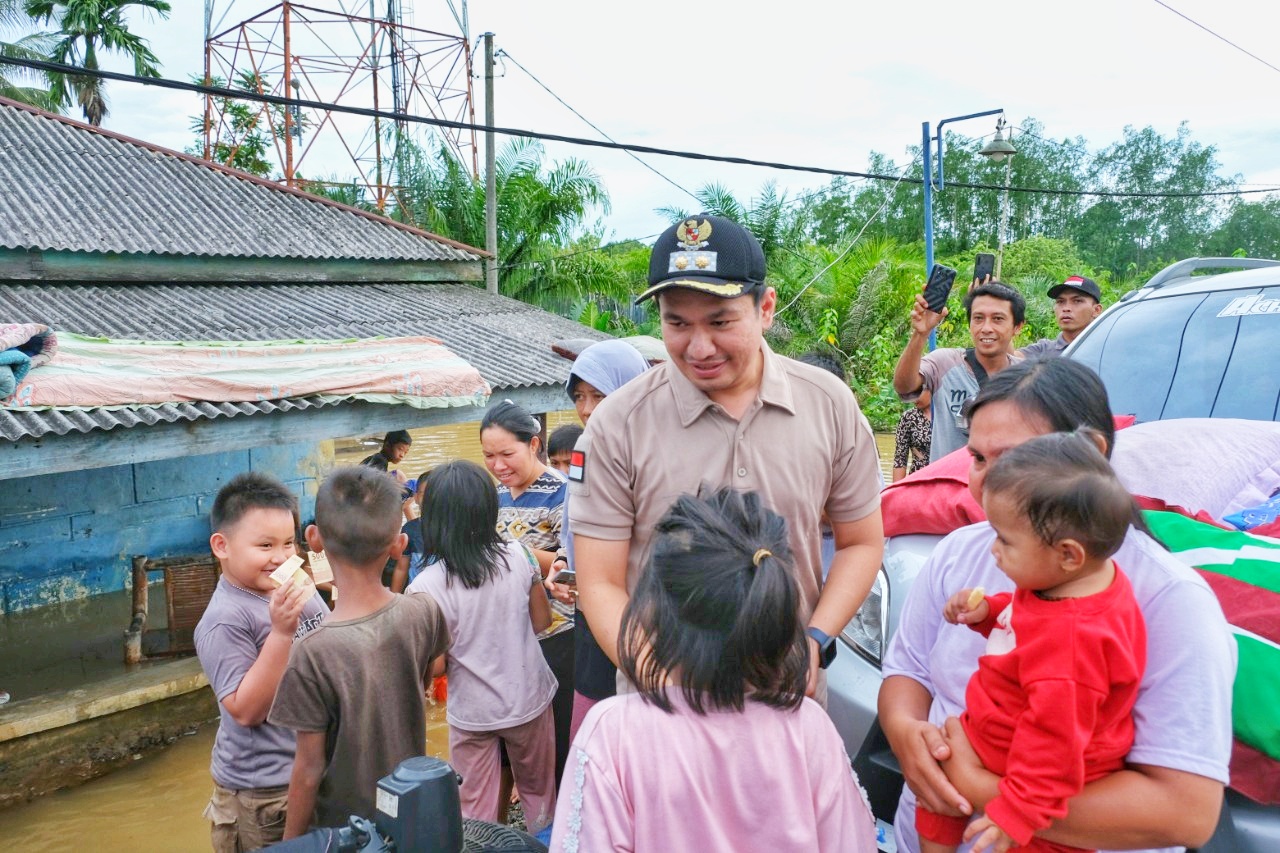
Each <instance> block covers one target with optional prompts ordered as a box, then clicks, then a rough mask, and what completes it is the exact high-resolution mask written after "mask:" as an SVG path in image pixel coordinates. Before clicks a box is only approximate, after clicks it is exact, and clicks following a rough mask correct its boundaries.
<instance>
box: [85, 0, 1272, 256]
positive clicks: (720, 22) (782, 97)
mask: <svg viewBox="0 0 1280 853" xmlns="http://www.w3.org/2000/svg"><path fill="white" fill-rule="evenodd" d="M308 2H309V3H310V4H311V5H314V6H317V7H321V8H338V6H339V3H340V2H345V4H346V6H347V8H348V9H356V8H359V9H367V8H368V4H367V3H365V2H359V0H308ZM1167 2H1168V4H1169V5H1170V6H1172V7H1173V8H1175V9H1177V10H1178V11H1180V12H1182V13H1184V14H1185V15H1187V16H1188V17H1190V18H1193V19H1195V20H1196V21H1198V22H1200V23H1201V24H1203V25H1204V26H1206V27H1208V28H1209V29H1211V30H1214V31H1215V32H1217V33H1219V34H1221V35H1223V36H1225V37H1226V38H1228V39H1230V40H1232V41H1234V42H1235V43H1236V44H1238V45H1240V46H1241V47H1243V48H1245V49H1247V50H1249V51H1251V52H1252V53H1254V54H1257V55H1258V56H1260V57H1261V58H1262V59H1263V60H1266V61H1267V62H1269V63H1271V64H1272V65H1275V66H1278V67H1280V47H1277V46H1276V42H1275V40H1274V39H1273V38H1271V36H1272V35H1273V34H1274V33H1275V32H1276V30H1277V24H1278V23H1280V4H1275V3H1258V2H1245V0H1167ZM273 5H274V3H273V2H269V0H215V3H214V12H215V19H216V20H222V21H223V24H224V26H229V25H231V24H234V23H236V22H238V21H240V20H243V19H246V18H249V17H251V16H253V15H254V14H256V13H258V12H260V11H262V10H265V9H267V8H269V7H271V6H273ZM173 6H174V11H173V13H172V15H171V17H170V19H169V20H167V21H157V20H146V19H145V16H142V15H139V14H136V13H135V14H134V15H133V18H132V24H131V26H132V28H133V29H134V31H135V32H137V33H139V34H140V35H143V36H145V37H147V38H149V39H150V41H151V45H152V48H153V50H154V51H155V53H156V54H157V55H158V56H159V58H160V60H161V62H162V63H163V73H164V75H165V76H166V77H173V78H178V79H188V78H190V77H191V76H192V75H194V74H197V73H199V72H200V71H201V69H202V68H203V60H204V53H203V11H202V7H203V2H202V0H173ZM377 6H378V7H380V8H385V0H378V2H377ZM469 15H470V32H471V37H472V39H473V40H475V39H477V38H478V36H479V35H480V34H481V33H483V32H485V31H486V30H488V31H492V32H493V33H494V34H495V45H496V47H497V48H499V49H501V50H505V51H506V52H508V53H509V54H510V55H511V57H512V58H513V59H515V60H516V61H518V62H519V63H520V64H521V65H523V66H524V67H525V68H526V69H528V71H529V72H531V73H532V74H533V75H535V76H536V77H538V78H539V79H540V80H541V81H542V82H543V83H544V84H546V86H547V87H548V88H550V89H551V90H552V91H554V92H555V93H556V94H557V95H559V96H560V97H561V98H562V99H563V100H564V101H566V102H567V103H568V104H570V105H571V106H573V107H574V108H575V109H577V110H578V111H579V112H581V113H582V114H583V115H584V116H585V117H586V118H588V119H590V120H591V121H592V122H594V123H595V124H596V125H598V126H599V127H601V128H602V129H603V130H604V131H606V132H607V133H608V134H609V135H610V136H612V137H613V138H614V139H617V140H619V141H623V142H634V143H639V144H644V145H652V146H657V147H665V148H674V149H681V150H692V151H700V152H706V153H713V154H723V155H733V156H740V157H748V158H752V159H758V160H771V161H783V162H789V163H799V164H812V165H818V166H825V167H831V168H839V169H853V170H861V169H865V168H866V166H867V155H868V153H869V152H870V151H872V150H875V151H880V152H882V153H885V154H888V155H889V156H891V157H893V158H896V159H897V160H898V162H900V163H903V164H905V162H906V159H905V157H906V149H907V147H908V146H909V145H912V144H919V142H920V125H921V122H923V121H930V122H932V123H935V124H936V123H937V121H938V120H940V119H942V118H945V117H948V116H955V115H963V114H966V113H972V112H979V111H982V110H987V109H993V108H997V107H1003V108H1004V110H1005V111H1006V113H1007V115H1008V117H1009V119H1010V122H1011V124H1013V125H1015V126H1016V125H1020V124H1021V123H1022V122H1023V120H1024V119H1026V118H1027V117H1034V118H1036V119H1038V120H1039V121H1041V122H1042V123H1043V124H1044V125H1045V135H1047V136H1049V137H1051V138H1055V139H1062V138H1064V137H1076V136H1083V137H1084V138H1085V139H1086V140H1087V141H1088V143H1089V145H1090V147H1091V148H1098V147H1101V146H1104V145H1106V144H1109V143H1110V142H1113V141H1116V140H1118V139H1120V138H1121V135H1122V131H1123V128H1124V127H1125V126H1126V125H1133V126H1134V127H1138V128H1141V127H1144V126H1147V125H1151V126H1153V127H1155V128H1156V130H1158V131H1160V132H1161V133H1163V134H1166V135H1172V134H1173V133H1174V132H1175V131H1176V129H1177V127H1178V124H1179V122H1182V121H1184V120H1185V121H1187V122H1189V125H1190V128H1191V131H1192V134H1193V138H1194V139H1195V140H1197V141H1199V142H1201V143H1204V144H1209V145H1213V146H1215V147H1216V148H1217V149H1218V158H1219V161H1220V162H1221V163H1222V164H1223V171H1224V172H1225V173H1226V174H1235V173H1239V174H1240V175H1242V176H1243V178H1244V180H1245V181H1246V182H1247V183H1251V184H1276V185H1280V110H1277V109H1276V105H1277V102H1278V101H1280V98H1277V95H1280V72H1277V71H1276V70H1273V69H1271V68H1269V67H1267V66H1266V65H1265V64H1263V63H1262V62H1259V61H1258V60H1256V59H1252V58H1250V57H1249V56H1247V55H1245V54H1244V53H1242V52H1240V51H1239V50H1236V49H1234V48H1232V47H1230V46H1228V45H1227V44H1224V43H1223V42H1222V41H1220V40H1218V39H1216V38H1214V37H1213V36H1212V35H1210V34H1209V33H1207V32H1205V31H1204V30H1202V29H1199V28H1197V27H1196V26H1195V25H1194V24H1192V23H1189V22H1188V21H1186V20H1184V19H1183V18H1181V17H1179V16H1178V15H1176V14H1174V13H1173V12H1171V11H1169V10H1168V9H1167V8H1165V7H1164V6H1162V5H1160V4H1159V3H1157V2H1155V0H1075V2H1071V3H1051V2H1046V1H1045V0H1040V2H1030V3H1028V2H1025V0H987V2H982V3H979V2H955V0H952V1H951V2H942V0H920V2H916V3H911V4H907V3H865V2H849V0H838V1H836V2H791V3H761V2H750V0H736V2H735V0H703V2H693V3H661V4H658V3H640V2H632V3H620V2H616V0H615V2H603V3H590V2H582V0H577V1H576V2H564V0H537V2H533V1H532V0H473V2H471V3H470V6H469ZM412 22H413V23H414V24H415V25H416V26H418V27H421V28H426V29H433V30H439V31H445V32H452V33H457V32H459V30H458V28H457V25H456V24H455V23H454V19H453V16H452V14H451V13H450V11H449V7H448V5H447V4H446V2H445V0H416V4H415V8H414V10H413V17H412ZM113 67H115V68H116V69H117V70H126V69H124V68H122V67H120V66H118V65H116V66H113ZM478 67H479V65H477V68H478ZM500 73H502V69H500ZM109 97H110V99H111V110H112V111H111V115H110V116H109V117H108V119H107V121H106V126H107V127H108V128H110V129H112V130H116V131H119V132H122V133H126V134H129V135H133V136H138V137H141V138H143V139H146V140H148V141H151V142H155V143H157V144H161V145H165V146H168V147H173V148H182V147H184V146H186V145H188V144H190V142H191V141H192V139H193V135H192V133H191V132H190V130H188V124H189V121H190V116H191V115H193V114H195V113H196V112H198V111H199V109H200V104H199V99H198V97H197V96H195V95H192V94H189V93H181V92H170V91H165V90H157V89H151V88H143V87H140V86H136V85H131V84H124V83H111V84H110V86H109ZM496 100H497V124H498V125H501V126H510V127H518V128H528V129H533V130H541V131H548V132H553V133H561V134H566V135H572V136H585V137H594V136H596V133H595V131H593V130H592V129H591V128H589V127H588V126H587V125H585V124H583V122H582V121H581V120H580V119H579V118H577V117H576V116H574V115H573V114H572V113H571V112H569V111H568V110H567V109H566V108H565V107H563V106H561V105H560V104H559V103H557V102H556V101H555V100H554V99H553V98H552V97H551V96H550V95H548V94H547V93H546V92H545V91H544V90H543V89H541V88H540V87H539V86H538V85H537V84H536V83H534V82H533V81H532V80H531V79H530V78H529V77H528V76H527V75H526V74H525V73H524V72H522V71H521V70H520V69H519V68H517V67H515V66H514V65H513V64H510V63H508V64H507V65H506V67H505V74H504V76H502V77H501V78H500V79H499V80H498V85H497V89H496ZM476 102H477V116H481V117H482V116H483V82H482V81H476ZM76 117H77V118H78V117H79V116H76ZM949 127H950V128H952V129H954V130H956V131H958V132H962V133H965V134H968V135H973V136H983V135H989V134H990V133H991V132H992V131H993V130H994V127H995V122H994V119H985V118H984V119H975V120H972V121H969V122H965V123H963V124H957V125H949ZM1016 138H1017V131H1016V130H1015V131H1014V141H1015V144H1016ZM548 151H549V153H550V155H551V157H552V158H553V159H562V158H565V157H570V156H573V157H579V158H583V159H586V160H587V161H589V162H590V163H591V164H592V165H593V166H594V167H595V169H596V170H597V171H598V172H599V173H600V175H601V177H602V178H603V182H604V184H605V187H606V189H607V190H608V191H609V193H610V195H611V196H612V200H613V212H612V214H611V215H610V216H608V217H607V218H606V219H605V225H606V227H607V233H606V237H608V238H611V239H616V238H624V237H647V236H649V235H653V234H655V233H657V232H658V231H660V230H662V228H663V227H664V226H665V224H666V223H665V221H664V220H663V219H662V218H661V217H660V216H659V215H658V214H657V213H656V212H655V209H656V208H659V207H662V206H664V205H675V206H683V207H690V206H694V202H693V201H692V200H691V199H690V198H689V197H688V196H684V195H683V194H681V193H680V192H679V191H678V190H677V189H675V188H674V187H672V186H671V185H670V184H668V183H666V182H665V181H664V180H663V179H662V178H660V177H658V176H657V175H654V174H653V173H652V172H650V171H648V170H646V169H645V168H644V167H642V166H640V165H639V164H637V163H635V162H634V161H633V160H631V159H630V158H629V157H628V156H627V155H625V154H623V153H621V152H613V151H604V150H601V149H593V148H571V147H568V146H565V145H559V144H548ZM646 160H647V161H648V162H649V163H650V164H651V165H652V166H654V167H655V168H656V169H658V170H659V171H660V172H662V173H663V174H664V175H667V176H669V177H670V178H671V179H672V180H674V181H675V182H676V183H678V184H680V185H682V186H685V187H687V188H690V189H695V188H697V187H699V186H701V185H703V184H705V183H708V182H712V181H718V182H721V183H724V184H726V185H727V186H729V187H730V188H732V189H733V190H734V191H735V192H736V193H737V194H738V196H739V198H742V199H743V200H747V199H749V198H751V197H752V196H754V195H756V194H757V193H758V192H759V190H760V187H761V186H762V185H763V184H764V183H765V182H766V181H768V180H771V179H773V180H776V181H777V182H778V184H779V186H780V188H782V189H783V190H785V191H787V192H788V193H789V194H790V195H792V196H795V195H797V194H800V193H803V192H805V191H806V190H812V189H816V188H818V187H820V186H822V185H824V184H825V183H826V182H827V178H825V177H822V176H818V175H808V174H800V173H795V172H779V171H771V170H768V169H762V168H755V167H745V166H732V165H727V164H714V163H706V162H697V161H688V160H677V159H671V158H664V157H655V156H646ZM333 163H334V165H333V170H345V169H349V168H350V167H349V166H347V165H346V164H344V163H342V162H341V158H336V157H335V158H334V160H333ZM321 165H322V164H321V162H320V160H319V159H316V160H315V162H314V165H311V169H310V170H309V173H310V174H312V175H315V174H318V173H319V172H322V171H324V170H323V169H321V168H320V166H321Z"/></svg>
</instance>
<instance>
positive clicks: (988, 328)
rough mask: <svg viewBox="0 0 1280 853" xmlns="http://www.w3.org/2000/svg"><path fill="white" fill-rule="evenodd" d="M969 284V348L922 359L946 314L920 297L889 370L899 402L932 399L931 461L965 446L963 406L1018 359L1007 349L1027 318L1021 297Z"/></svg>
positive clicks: (1002, 287) (987, 284)
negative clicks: (902, 345)
mask: <svg viewBox="0 0 1280 853" xmlns="http://www.w3.org/2000/svg"><path fill="white" fill-rule="evenodd" d="M975 285H976V286H975V287H973V288H971V289H970V290H969V292H968V293H967V294H966V295H965V297H964V308H965V312H966V313H967V314H968V319H969V335H970V337H971V338H972V340H973V346H971V347H968V348H965V347H948V348H945V349H936V350H934V351H933V352H931V353H928V354H926V353H925V347H926V345H927V343H928V341H929V333H930V332H931V331H933V330H934V329H936V328H937V327H938V325H939V324H940V323H941V322H942V320H943V318H944V317H946V316H947V314H948V312H949V310H950V309H948V308H945V307H943V308H942V310H941V311H933V310H930V308H929V302H928V301H927V300H926V299H925V296H924V294H923V293H920V294H917V296H916V302H915V305H913V306H912V308H911V337H910V338H908V339H907V346H906V349H904V350H903V351H902V355H901V356H900V357H899V358H898V365H897V367H895V368H894V371H893V390H895V391H897V392H898V396H899V397H900V398H901V399H902V400H903V401H905V402H908V403H909V402H913V401H914V400H915V399H916V398H917V397H919V396H920V394H921V392H922V391H925V390H928V391H930V392H932V394H933V411H934V418H933V435H932V437H931V439H930V443H929V460H930V461H932V462H936V461H937V460H939V459H941V458H942V457H943V456H946V455H947V454H948V453H950V452H951V451H953V450H958V449H960V448H961V447H964V446H965V443H966V441H967V431H968V421H967V420H966V418H965V415H964V405H965V403H967V402H968V401H969V400H971V399H972V398H973V397H974V396H975V395H976V394H977V393H978V389H979V388H980V387H982V384H983V383H984V382H986V379H987V377H988V376H989V375H991V374H993V373H999V372H1000V371H1001V370H1004V369H1005V368H1006V367H1008V366H1010V365H1012V364H1016V363H1017V362H1019V361H1022V358H1023V356H1022V355H1021V354H1020V353H1017V352H1014V351H1013V350H1012V349H1011V345H1012V343H1013V339H1014V338H1016V337H1017V336H1018V332H1020V331H1022V324H1023V323H1024V322H1025V321H1026V319H1027V301H1026V300H1025V299H1023V298H1022V294H1021V293H1019V292H1018V291H1016V290H1014V289H1013V288H1012V287H1009V286H1008V285H1006V284H1001V283H1000V282H998V281H984V282H975Z"/></svg>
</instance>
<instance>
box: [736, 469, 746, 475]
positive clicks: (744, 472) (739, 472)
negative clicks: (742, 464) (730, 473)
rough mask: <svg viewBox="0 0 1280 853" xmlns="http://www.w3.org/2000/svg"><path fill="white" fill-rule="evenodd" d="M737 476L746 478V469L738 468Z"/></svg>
mask: <svg viewBox="0 0 1280 853" xmlns="http://www.w3.org/2000/svg"><path fill="white" fill-rule="evenodd" d="M738 476H739V477H745V476H747V469H746V468H739V469H738Z"/></svg>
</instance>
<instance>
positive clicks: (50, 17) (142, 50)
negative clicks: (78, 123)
mask: <svg viewBox="0 0 1280 853" xmlns="http://www.w3.org/2000/svg"><path fill="white" fill-rule="evenodd" d="M130 6H141V7H143V8H145V9H149V10H151V11H153V12H157V13H159V15H160V16H161V17H164V18H167V17H168V16H169V4H168V3H167V2H166V0H26V7H25V8H26V12H27V14H28V15H30V16H31V17H32V18H35V19H36V20H38V21H40V22H41V23H48V22H50V21H55V22H56V23H57V25H58V36H59V38H58V39H57V43H56V44H55V45H54V48H53V50H52V51H51V53H50V56H49V58H50V59H52V60H53V61H54V62H59V63H62V64H64V65H75V66H79V67H81V68H84V69H86V70H89V71H96V70H98V47H99V46H101V47H103V48H105V49H106V50H115V51H120V52H122V53H124V54H126V55H128V56H130V57H132V59H133V73H134V74H135V75H137V76H139V77H159V76H160V69H159V63H160V60H159V59H157V58H156V55H155V54H153V53H152V52H151V48H150V47H148V46H147V40H146V39H144V38H141V37H140V36H136V35H134V34H133V33H131V32H129V28H128V26H127V25H126V24H125V21H124V15H125V12H126V11H127V10H128V7H130ZM72 95H74V96H75V101H76V102H77V103H78V104H80V109H81V111H83V113H84V117H85V119H87V120H88V122H89V124H92V125H95V126H97V125H100V124H102V120H103V118H105V117H106V115H107V97H106V91H105V86H104V83H103V80H102V78H100V77H94V76H90V75H87V74H83V75H81V74H71V75H58V80H57V84H56V86H55V91H54V96H55V97H56V98H57V100H58V102H59V103H60V104H61V105H63V106H70V105H71V101H72Z"/></svg>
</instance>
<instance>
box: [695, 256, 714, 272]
mask: <svg viewBox="0 0 1280 853" xmlns="http://www.w3.org/2000/svg"><path fill="white" fill-rule="evenodd" d="M693 263H694V265H695V266H696V267H697V268H698V269H700V270H705V269H706V268H707V266H708V265H709V264H710V263H711V261H710V260H709V259H708V258H707V257H706V256H705V255H698V256H697V257H696V258H694V261H693Z"/></svg>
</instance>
